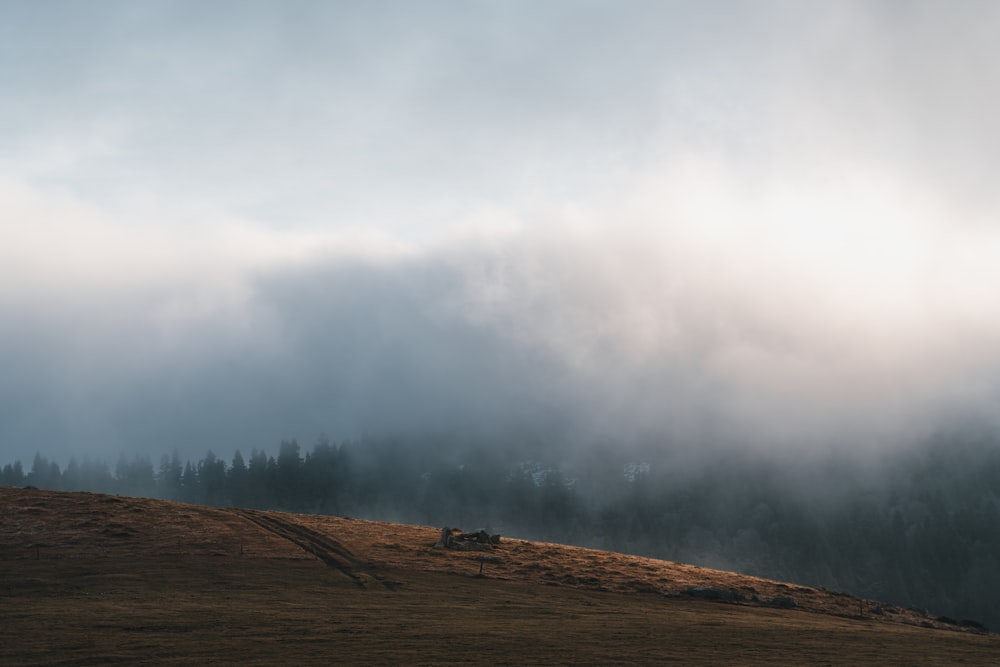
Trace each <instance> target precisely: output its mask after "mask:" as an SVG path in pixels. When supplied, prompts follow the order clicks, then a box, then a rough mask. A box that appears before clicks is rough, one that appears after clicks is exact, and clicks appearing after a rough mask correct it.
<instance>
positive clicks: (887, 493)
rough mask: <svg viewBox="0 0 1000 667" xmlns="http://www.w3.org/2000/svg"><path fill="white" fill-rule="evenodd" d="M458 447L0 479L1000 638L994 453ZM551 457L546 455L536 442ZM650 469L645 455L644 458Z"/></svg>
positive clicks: (126, 463) (998, 491)
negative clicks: (703, 571)
mask: <svg viewBox="0 0 1000 667" xmlns="http://www.w3.org/2000/svg"><path fill="white" fill-rule="evenodd" d="M531 450H532V448H531V447H525V448H505V447H492V446H483V445H482V444H481V443H473V442H463V441H460V440H449V439H426V440H419V439H414V440H406V439H367V440H364V441H359V442H353V441H352V442H344V443H332V442H330V441H329V440H327V439H320V440H319V441H318V442H317V443H316V444H315V445H314V446H313V447H312V448H311V449H310V450H308V451H304V450H303V448H301V447H300V446H299V444H298V443H297V442H296V441H295V440H290V441H285V442H282V443H280V445H279V447H278V451H277V453H276V455H270V454H268V453H267V452H264V451H259V450H253V451H251V453H250V455H249V457H247V458H244V456H243V454H242V453H241V452H240V451H236V452H235V454H234V455H233V457H232V459H231V460H229V461H226V460H223V459H221V458H219V457H218V456H216V455H215V454H214V453H213V452H211V451H209V452H207V453H206V454H205V456H204V457H203V458H202V459H200V460H198V461H194V462H192V461H182V460H181V458H180V456H179V455H178V454H177V452H174V453H172V454H170V455H165V456H163V457H162V458H161V459H160V460H159V462H158V464H157V465H154V464H153V462H152V460H151V459H150V458H149V457H147V456H142V455H139V456H131V457H130V456H126V455H122V456H121V457H120V458H119V459H118V461H117V463H116V465H115V466H114V467H113V468H112V467H110V466H109V465H107V464H106V463H104V462H103V461H101V460H97V459H83V460H82V461H76V460H71V461H70V462H69V463H68V465H66V467H65V468H60V466H59V465H58V464H57V463H55V462H53V461H50V460H48V459H47V458H46V457H44V456H43V455H41V454H37V455H36V456H35V458H34V460H33V461H32V464H31V467H30V469H29V470H25V469H24V467H23V466H22V464H21V463H20V462H14V463H11V464H7V465H5V466H4V467H3V468H2V469H0V484H6V485H13V486H26V485H28V486H36V487H39V488H48V489H63V490H82V491H95V492H109V493H118V494H123V495H141V496H149V497H156V498H163V499H167V500H175V501H182V502H190V503H197V504H204V505H211V506H219V507H225V506H238V507H253V508H260V509H280V510H286V511H292V512H304V513H318V514H330V515H339V516H353V517H358V518H368V519H381V520H388V521H397V522H403V523H412V524H423V525H432V526H443V525H449V526H459V527H463V528H466V529H470V530H471V529H477V528H485V529H487V530H489V531H490V532H500V533H503V534H508V535H516V536H518V537H522V538H526V539H541V540H547V541H555V542H562V543H566V544H576V545H580V546H589V547H595V548H601V549H608V550H613V551H620V552H625V553H632V554H640V555H646V556H652V557H656V558H664V559H667V560H675V561H680V562H687V563H693V564H699V565H705V566H710V567H718V568H723V569H731V570H736V571H740V572H745V573H748V574H754V575H758V576H764V577H770V578H776V579H781V580H786V581H794V582H798V583H802V584H806V585H813V586H824V587H827V588H831V589H834V590H842V591H847V592H850V593H854V594H857V595H861V596H864V597H868V598H873V599H878V600H883V601H886V602H892V603H895V604H900V605H903V606H917V607H921V608H925V609H929V610H931V611H933V612H935V613H938V614H942V615H947V616H950V617H953V618H972V619H976V620H978V621H980V622H983V623H985V624H987V625H988V626H990V627H993V628H1000V603H998V601H997V600H996V599H995V596H994V595H993V594H992V592H995V591H997V590H1000V443H998V442H997V441H996V440H995V439H991V438H972V437H950V438H939V439H937V440H936V441H934V442H932V443H929V444H928V445H927V446H925V447H919V448H914V449H912V450H908V451H907V452H906V453H904V454H899V455H897V456H895V457H893V458H892V459H890V461H891V465H890V464H889V463H882V464H875V463H872V462H871V461H862V460H858V461H855V462H851V461H850V460H846V459H834V458H831V459H829V460H827V461H825V462H824V461H813V462H811V463H809V464H808V465H807V464H795V463H792V462H787V461H786V462H784V463H783V464H781V465H778V464H777V463H776V462H775V461H774V460H770V459H767V460H765V459H754V458H753V457H750V456H744V457H739V456H736V455H733V456H732V457H731V459H730V460H729V461H728V462H727V463H724V464H719V463H712V464H709V463H707V462H701V463H699V462H692V461H691V460H688V459H686V458H684V457H683V456H680V455H679V454H677V453H676V452H671V451H670V450H662V451H661V450H656V449H649V450H646V451H644V452H642V453H640V452H638V451H635V450H629V449H624V448H618V447H612V446H608V447H604V448H601V447H592V448H589V449H587V450H585V451H583V452H579V453H578V454H577V455H576V456H574V457H570V458H567V457H565V456H560V457H559V458H558V460H556V459H549V460H546V459H544V458H539V457H536V458H531V457H530V455H529V453H530V452H531ZM538 451H544V448H538ZM640 456H641V458H637V457H640Z"/></svg>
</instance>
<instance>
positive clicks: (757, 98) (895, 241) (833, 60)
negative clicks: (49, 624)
mask: <svg viewBox="0 0 1000 667" xmlns="http://www.w3.org/2000/svg"><path fill="white" fill-rule="evenodd" d="M0 17H2V18H0V267H2V269H0V270H2V274H0V276H2V280H0V463H3V462H7V461H10V460H13V459H15V458H20V459H22V460H24V461H25V462H26V463H27V462H29V461H30V459H31V457H32V456H33V455H34V453H35V452H36V451H41V452H42V453H43V454H46V455H48V456H50V457H54V458H57V459H65V458H67V457H68V456H70V455H75V456H78V457H80V456H83V455H84V454H89V455H98V456H103V457H107V458H109V459H112V460H113V459H114V458H116V457H117V456H118V454H119V452H121V451H130V452H133V451H134V452H149V453H151V454H152V455H154V456H155V457H158V456H159V455H160V454H162V453H164V452H169V451H170V450H171V449H173V448H175V447H176V448H178V449H179V450H180V451H181V453H182V454H183V455H185V456H191V457H198V456H201V455H203V454H204V452H205V450H207V449H208V448H212V449H213V450H214V451H215V452H216V453H218V454H220V455H222V456H224V457H227V458H228V457H229V456H231V454H232V452H233V450H235V449H236V448H237V447H239V448H241V449H242V450H243V451H244V453H247V452H248V451H249V450H250V449H252V448H267V449H272V450H273V449H275V448H276V446H277V443H278V442H279V441H280V440H281V439H282V438H291V437H297V438H298V439H299V441H300V442H301V443H303V444H304V445H306V446H310V445H311V444H312V442H313V441H314V440H315V438H316V437H317V436H319V435H320V434H321V433H325V434H327V435H329V436H330V437H331V438H333V439H335V440H340V439H344V438H355V437H358V436H360V435H362V434H365V433H368V434H379V433H388V432H394V433H405V432H418V431H428V430H431V431H435V430H437V431H446V430H462V431H465V432H469V433H472V432H481V433H483V432H488V433H501V432H503V431H505V430H510V431H511V432H513V431H516V430H518V429H521V428H539V429H549V430H550V431H551V432H552V433H553V434H558V437H560V438H564V439H567V440H574V441H577V440H578V441H580V442H585V441H592V440H600V439H607V438H609V437H612V436H613V437H615V438H618V439H621V440H627V439H630V438H644V439H654V440H658V441H662V442H664V443H669V444H670V446H675V447H677V446H682V447H687V448H691V449H704V448H708V449H712V448H713V447H714V446H717V445H721V444H726V443H734V444H739V445H740V446H742V445H743V444H746V443H751V444H753V446H761V447H768V448H778V449H779V450H780V451H788V450H789V449H792V450H793V451H795V450H799V451H807V450H808V451H811V450H812V449H813V448H815V447H830V446H833V447H838V448H844V449H849V450H853V449H866V450H867V449H870V448H872V447H883V446H892V445H894V444H896V443H898V442H905V441H907V440H911V439H913V438H916V437H919V436H920V435H921V434H923V433H926V432H928V431H930V430H933V429H934V428H938V427H940V426H941V425H942V424H949V423H953V422H954V421H955V420H958V421H966V420H970V421H973V422H977V423H981V422H983V421H985V422H986V423H993V422H994V420H996V419H997V416H998V415H1000V413H998V412H997V410H996V407H997V403H998V399H1000V299H998V298H997V287H998V286H1000V218H998V212H1000V188H998V187H997V186H996V174H997V173H1000V169H998V168H1000V124H998V122H997V120H996V119H997V108H998V106H1000V42H998V40H997V39H996V36H997V35H998V34H1000V4H997V3H995V2H990V1H983V2H974V1H961V0H958V1H952V2H933V3H923V2H889V1H885V2H878V1H872V2H847V1H844V2H835V3H805V2H797V1H796V2H793V1H789V2H780V1H774V2H752V1H751V2H711V1H709V2H705V1H699V2H621V1H615V2H588V1H578V0H573V1H568V0H567V1H558V0H552V1H547V2H537V1H531V2H517V1H509V0H504V1H503V2H457V1H456V2H419V3H415V2H304V1H286V2H280V3H279V2H250V1H246V0H240V1H238V2H237V1H233V2H226V1H216V2H210V3H205V2H183V1H163V2H153V1H148V2H134V1H128V2H114V1H95V2H72V1H66V2H58V1H46V0H38V1H35V2H15V1H6V0H0ZM554 437H556V436H554Z"/></svg>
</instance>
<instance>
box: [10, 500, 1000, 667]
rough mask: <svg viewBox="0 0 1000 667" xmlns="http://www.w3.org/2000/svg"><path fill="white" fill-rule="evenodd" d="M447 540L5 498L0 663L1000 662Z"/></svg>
mask: <svg viewBox="0 0 1000 667" xmlns="http://www.w3.org/2000/svg"><path fill="white" fill-rule="evenodd" d="M439 532H440V529H439V528H431V527H418V526H404V525H397V524H389V523H380V522H371V521H358V520H351V519H343V518H336V517H326V516H309V515H294V514H284V513H279V512H261V511H256V510H240V509H213V508H207V507H201V506H195V505H185V504H180V503H170V502H165V501H158V500H147V499H137V498H125V497H118V496H106V495H98V494H87V493H61V492H48V491H38V490H27V489H13V488H9V487H0V561H2V565H3V567H2V572H0V596H2V597H3V598H4V599H3V605H2V609H0V620H2V621H3V622H2V623H0V663H3V664H78V663H85V662H95V661H96V662H101V663H110V662H116V661H121V662H128V663H133V664H134V663H136V662H143V661H145V662H148V663H149V664H169V663H176V664H190V663H192V662H197V663H202V664H204V663H208V662H222V663H227V662H241V663H251V664H253V663H256V664H273V663H275V662H289V661H293V662H297V663H329V662H332V661H337V662H361V661H369V660H376V661H379V662H407V663H414V662H416V663H435V662H441V663H444V662H452V661H454V660H456V659H460V658H463V657H473V656H482V657H484V658H486V659H489V660H490V661H491V662H493V663H497V664H505V663H511V664H513V663H519V664H524V663H538V662H544V663H553V662H567V663H569V662H571V663H575V664H599V663H608V662H619V663H621V662H651V663H664V662H669V661H671V660H678V661H682V662H684V663H686V664H693V663H704V664H711V663H718V662H739V663H744V664H746V663H755V662H760V663H764V662H768V663H773V662H775V661H783V662H838V663H839V662H860V661H862V660H866V661H867V660H877V661H879V662H880V663H899V664H913V663H915V662H917V663H926V662H928V661H929V662H938V661H940V662H948V663H955V662H958V661H960V660H962V661H965V663H966V664H976V663H978V664H994V663H995V662H996V660H997V658H998V656H1000V638H998V637H996V636H986V635H978V634H974V633H970V632H965V631H962V630H966V629H967V628H963V627H962V626H959V625H957V624H954V623H949V622H944V621H942V620H940V619H934V618H931V617H928V616H926V615H924V614H922V613H919V612H915V611H910V610H903V609H898V608H894V607H890V606H884V605H877V604H875V603H873V602H870V601H860V600H858V599H856V598H853V597H850V596H847V595H843V594H838V593H833V592H828V591H823V590H817V589H811V588H806V587H802V586H794V585H790V584H783V583H780V582H773V581H768V580H764V579H759V578H754V577H747V576H743V575H737V574H733V573H729V572H721V571H716V570H708V569H703V568H697V567H693V566H687V565H681V564H676V563H669V562H664V561H657V560H653V559H648V558H639V557H632V556H623V555H620V554H613V553H608V552H601V551H594V550H589V549H581V548H575V547H566V546H560V545H554V544H543V543H532V542H526V541H522V540H516V539H506V538H505V539H504V540H503V541H502V542H501V544H500V545H499V547H498V548H497V549H495V550H494V551H493V552H492V553H490V554H489V556H490V557H491V559H492V560H491V561H490V562H486V563H484V562H482V561H480V560H478V559H477V557H478V556H479V553H478V552H465V551H456V550H446V549H435V548H433V544H434V543H435V542H436V541H437V539H438V536H439ZM493 561H495V562H493ZM480 568H482V569H483V570H484V571H483V573H482V575H480ZM705 598H722V599H724V600H726V601H727V603H724V604H723V603H719V602H718V601H715V602H712V601H708V600H706V599H705ZM777 607H793V608H777Z"/></svg>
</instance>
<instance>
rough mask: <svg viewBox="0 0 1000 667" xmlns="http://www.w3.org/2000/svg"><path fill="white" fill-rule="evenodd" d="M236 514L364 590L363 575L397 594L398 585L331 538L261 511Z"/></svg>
mask: <svg viewBox="0 0 1000 667" xmlns="http://www.w3.org/2000/svg"><path fill="white" fill-rule="evenodd" d="M233 511H234V512H235V513H236V514H238V515H240V516H242V517H243V518H245V519H247V520H248V521H250V522H251V523H254V524H256V525H257V526H259V527H260V528H263V529H264V530H266V531H268V532H269V533H271V534H273V535H276V536H277V537H280V538H281V539H283V540H288V541H289V542H291V543H292V544H295V545H296V546H298V547H299V548H301V549H303V550H305V551H306V552H308V553H311V554H312V555H314V556H316V557H317V558H319V559H320V560H321V561H323V562H324V563H326V565H327V566H329V567H332V568H334V569H336V570H337V571H339V572H340V573H341V574H343V575H345V576H347V577H348V578H350V579H351V580H352V581H353V582H354V583H355V584H357V585H358V587H360V588H367V587H368V586H367V584H366V581H365V580H366V577H364V576H362V575H361V574H360V572H362V571H364V572H365V574H367V575H368V576H369V577H371V578H372V579H374V580H375V581H377V582H378V583H379V584H381V585H382V586H384V587H385V588H388V589H389V590H395V589H396V586H397V585H398V584H397V583H396V582H394V581H390V580H388V579H386V578H385V577H383V576H381V575H380V574H378V573H376V572H374V571H372V568H371V567H370V566H368V565H366V564H365V563H362V562H361V561H359V560H358V559H357V558H355V557H354V554H352V553H351V552H350V551H349V550H348V549H347V548H346V547H344V545H342V544H340V542H338V541H337V540H335V539H333V538H332V537H330V536H329V535H325V534H323V533H320V532H318V531H315V530H312V529H311V528H307V527H305V526H301V525H299V524H297V523H294V522H292V521H287V520H285V519H282V518H279V517H277V516H275V515H274V514H269V513H266V512H262V511H259V510H248V509H237V510H233Z"/></svg>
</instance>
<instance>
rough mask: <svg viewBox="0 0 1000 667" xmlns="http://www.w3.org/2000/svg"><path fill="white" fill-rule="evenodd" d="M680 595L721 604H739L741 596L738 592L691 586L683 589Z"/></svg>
mask: <svg viewBox="0 0 1000 667" xmlns="http://www.w3.org/2000/svg"><path fill="white" fill-rule="evenodd" d="M682 593H683V594H684V595H687V596H688V597H692V598H699V599H701V600H718V601H722V602H741V601H742V600H743V595H742V594H740V592H739V591H734V590H732V589H730V590H728V591H727V590H723V589H721V588H710V587H705V586H692V587H691V588H685V589H684V590H683V591H682Z"/></svg>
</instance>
